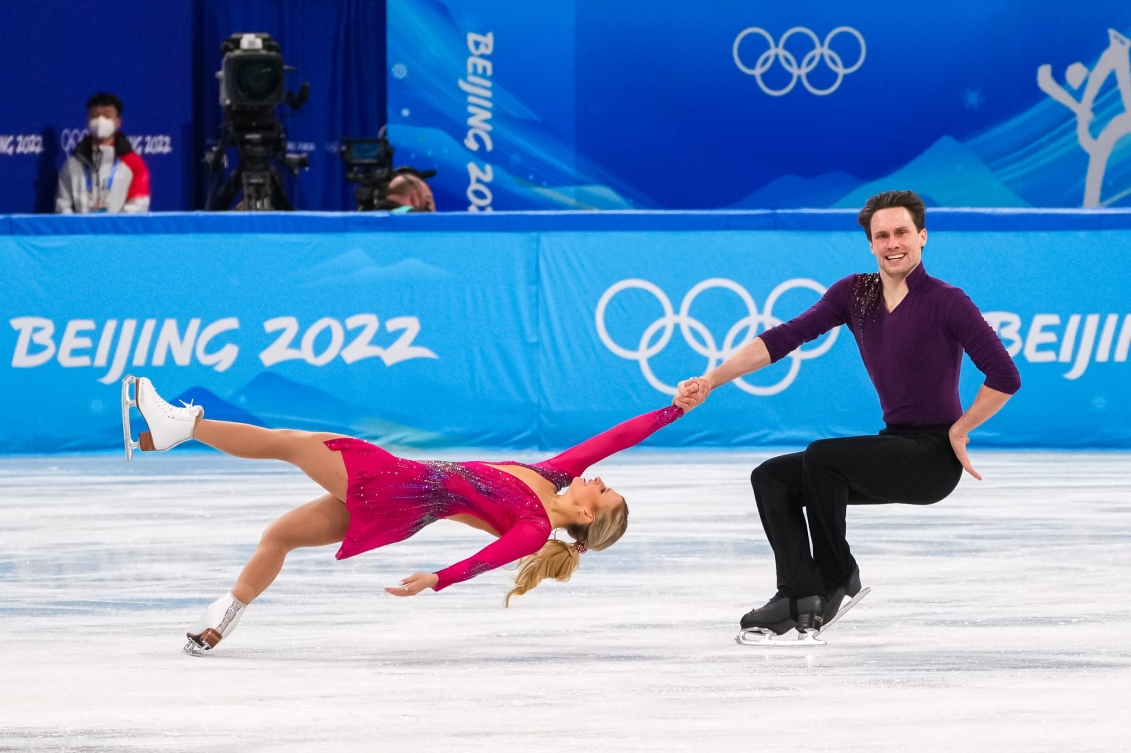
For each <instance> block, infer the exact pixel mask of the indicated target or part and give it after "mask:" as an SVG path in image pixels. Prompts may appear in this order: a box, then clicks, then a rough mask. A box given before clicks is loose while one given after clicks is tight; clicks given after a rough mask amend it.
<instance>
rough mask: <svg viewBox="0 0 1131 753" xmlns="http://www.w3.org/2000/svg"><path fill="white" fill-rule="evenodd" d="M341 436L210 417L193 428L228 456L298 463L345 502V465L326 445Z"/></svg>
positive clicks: (201, 439) (200, 439) (195, 435)
mask: <svg viewBox="0 0 1131 753" xmlns="http://www.w3.org/2000/svg"><path fill="white" fill-rule="evenodd" d="M341 436H342V435H341V434H330V433H327V432H312V431H294V430H291V429H264V428H263V427H261V426H252V425H251V424H237V423H233V422H231V421H212V420H210V419H207V418H202V419H200V420H198V421H197V422H196V428H195V430H194V431H193V438H194V439H196V440H197V441H198V442H203V443H204V444H206V445H208V446H209V447H214V448H215V449H217V450H220V451H221V452H226V453H227V454H229V455H235V456H236V457H238V458H258V459H263V460H282V461H285V462H287V463H290V464H291V465H295V466H298V468H300V469H301V470H302V472H303V473H305V474H306V475H307V476H310V478H311V479H313V480H314V482H315V483H316V484H318V485H319V486H321V487H322V488H323V489H325V490H326V491H328V492H330V494H332V495H334V496H335V497H337V498H338V499H339V500H342V501H344V500H345V498H346V487H347V486H348V478H347V476H346V464H345V462H344V461H343V460H342V454H341V453H340V452H334V451H333V450H331V449H330V448H328V447H327V446H326V445H324V444H323V442H325V441H326V440H327V439H335V438H338V437H341ZM299 509H302V508H299ZM343 513H344V510H343ZM338 540H339V541H340V540H341V539H338ZM304 546H309V545H304Z"/></svg>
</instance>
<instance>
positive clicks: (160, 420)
mask: <svg viewBox="0 0 1131 753" xmlns="http://www.w3.org/2000/svg"><path fill="white" fill-rule="evenodd" d="M131 384H132V385H133V387H134V390H133V395H134V396H133V399H131V398H130V385H131ZM181 405H182V406H183V407H181V408H178V407H176V406H173V405H169V404H168V403H167V402H165V401H164V400H163V399H161V396H160V395H158V394H157V390H156V389H154V387H153V383H152V382H150V381H149V380H148V379H146V378H145V377H134V376H130V375H127V376H126V377H125V378H124V379H123V380H122V432H123V433H124V434H125V439H126V460H132V459H133V453H134V450H144V451H147V452H148V451H156V452H164V451H165V450H168V449H171V448H173V447H176V446H177V445H179V444H180V443H181V442H187V441H188V440H190V439H192V434H193V430H194V429H195V428H196V422H197V419H200V418H204V408H203V407H201V406H199V405H190V404H188V403H185V402H183V401H182V402H181ZM130 408H137V409H138V412H139V413H141V417H142V418H144V419H145V423H146V426H147V427H148V428H149V431H143V432H142V433H141V434H140V435H139V436H138V439H137V441H136V442H135V441H134V439H133V437H132V436H131V434H130Z"/></svg>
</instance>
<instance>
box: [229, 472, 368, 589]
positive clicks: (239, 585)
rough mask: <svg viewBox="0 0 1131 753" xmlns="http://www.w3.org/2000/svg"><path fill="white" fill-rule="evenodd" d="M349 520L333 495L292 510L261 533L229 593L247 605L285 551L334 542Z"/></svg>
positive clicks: (268, 579) (279, 565)
mask: <svg viewBox="0 0 1131 753" xmlns="http://www.w3.org/2000/svg"><path fill="white" fill-rule="evenodd" d="M335 454H336V453H335ZM349 523H350V514H349V511H348V510H346V506H345V505H343V504H342V503H341V501H340V500H339V499H337V498H336V497H334V496H333V495H332V494H327V495H325V496H323V497H319V498H318V499H316V500H314V501H313V502H308V503H307V504H305V505H303V506H302V507H296V508H295V509H293V510H291V511H290V512H288V513H287V514H286V515H283V516H282V517H281V518H279V519H278V520H276V521H275V522H274V523H272V524H271V525H270V526H268V528H267V530H266V531H264V532H263V538H262V539H260V540H259V546H258V547H257V548H256V550H255V554H253V555H251V559H250V560H248V562H247V564H246V565H244V568H243V571H242V572H241V573H240V577H239V579H237V580H236V585H235V587H234V588H233V589H232V596H235V597H236V598H237V599H239V600H240V601H242V602H243V603H244V604H250V603H251V601H252V599H254V598H256V597H257V596H259V594H261V593H263V592H264V591H265V590H267V587H268V586H269V585H271V583H272V582H273V581H274V580H275V577H276V576H277V575H278V574H279V570H281V569H282V567H283V560H285V559H286V557H287V554H288V553H290V552H291V551H292V550H294V549H299V548H301V547H307V546H326V545H327V544H337V543H338V542H339V541H341V540H342V538H343V537H344V536H345V535H346V529H347V528H349Z"/></svg>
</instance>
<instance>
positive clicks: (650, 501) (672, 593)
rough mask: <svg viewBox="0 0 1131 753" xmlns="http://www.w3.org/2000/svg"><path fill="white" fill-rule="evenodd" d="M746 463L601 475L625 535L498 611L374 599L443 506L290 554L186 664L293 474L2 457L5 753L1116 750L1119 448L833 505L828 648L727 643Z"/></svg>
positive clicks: (438, 559) (999, 461)
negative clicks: (377, 539) (842, 591)
mask: <svg viewBox="0 0 1131 753" xmlns="http://www.w3.org/2000/svg"><path fill="white" fill-rule="evenodd" d="M764 457H765V455H758V456H754V455H733V454H725V455H724V454H694V453H692V454H670V455H669V454H663V455H660V454H629V455H628V456H626V457H625V458H622V459H620V462H618V463H606V464H604V466H603V467H601V468H600V469H598V472H599V473H600V474H601V475H602V477H603V478H606V479H607V480H608V481H609V482H610V483H611V484H612V485H613V486H614V487H615V488H617V489H618V491H621V492H623V493H624V494H625V495H626V497H627V498H628V499H629V501H630V504H631V505H632V525H631V526H630V528H629V532H628V534H627V535H626V536H625V538H624V539H623V540H622V541H621V542H620V543H618V544H617V546H615V547H613V548H611V549H609V550H607V551H606V552H597V553H587V554H586V555H585V557H584V559H583V562H582V567H581V569H580V570H579V571H578V572H577V573H576V574H575V576H574V578H573V579H572V580H571V582H569V583H565V584H558V583H547V584H544V585H543V586H540V587H539V588H538V589H537V590H536V591H534V592H533V593H531V594H528V595H526V596H522V597H518V598H516V599H514V600H513V601H512V608H511V609H509V610H503V609H502V608H501V601H502V597H503V594H504V592H505V590H506V587H507V579H508V578H507V574H506V573H503V572H495V573H488V574H485V575H483V576H481V577H479V578H476V579H475V580H474V581H472V582H470V583H466V584H460V585H458V586H456V587H453V588H452V589H449V590H447V591H445V592H444V593H441V594H432V593H425V594H423V595H421V596H418V597H415V598H413V599H394V598H391V597H387V596H385V595H384V593H383V592H382V591H381V587H382V586H383V585H384V584H386V583H390V582H395V581H396V580H399V579H400V578H402V577H404V576H405V575H408V574H410V573H412V572H415V571H417V570H423V569H435V568H439V567H442V566H445V565H447V564H450V563H451V562H453V561H455V560H457V559H460V558H462V557H464V556H467V555H469V554H471V553H472V552H474V551H475V550H476V549H478V548H479V547H480V546H482V545H483V544H484V543H485V542H486V541H487V538H486V536H485V534H480V533H478V532H475V531H471V530H470V529H463V528H462V527H460V526H457V525H455V524H446V523H441V524H437V525H436V526H433V527H432V528H430V529H428V530H426V531H425V532H423V533H422V534H421V535H420V536H418V537H417V538H416V539H413V540H411V541H408V542H405V543H403V544H400V545H397V546H394V547H390V548H388V549H385V550H382V551H379V552H372V553H370V554H367V555H362V556H360V557H357V558H354V559H352V560H347V561H345V562H337V561H335V560H334V559H333V551H334V547H326V548H324V549H318V550H311V551H306V552H300V553H297V555H294V556H292V558H291V559H289V560H288V563H287V566H286V568H285V569H284V571H283V574H282V576H281V577H280V579H279V581H278V582H277V583H276V585H275V586H274V587H273V588H272V589H271V590H270V591H268V592H267V594H265V596H264V597H263V598H262V599H260V600H258V601H256V602H255V603H254V604H252V605H251V606H250V607H249V608H248V610H247V614H246V615H245V616H244V618H243V621H242V622H241V624H240V627H239V630H238V631H237V632H236V633H234V634H233V635H232V636H231V638H230V639H225V640H224V641H223V642H222V643H221V644H220V645H219V646H218V647H217V649H216V650H215V651H212V652H209V655H208V656H206V657H204V658H202V659H194V658H191V657H187V656H184V655H183V654H181V653H180V650H181V647H182V645H183V644H184V634H185V630H186V628H187V627H188V626H189V625H190V624H191V623H192V622H193V620H195V619H196V618H197V617H198V616H199V615H200V613H201V612H202V611H203V610H204V608H205V607H206V606H207V605H208V604H209V603H211V602H212V601H214V600H215V599H216V598H217V597H218V596H221V595H222V594H223V593H224V591H225V590H226V589H227V588H229V587H230V585H231V581H232V579H233V578H234V576H235V574H236V573H237V572H238V570H239V567H240V566H241V565H242V563H243V561H244V560H246V558H247V557H248V556H249V555H250V554H251V552H252V550H253V548H254V545H255V543H256V541H257V540H258V537H259V535H260V533H261V532H262V530H263V529H264V528H265V527H266V525H267V524H268V523H269V522H270V521H271V520H272V519H274V517H276V516H277V515H279V514H280V513H281V512H283V511H285V510H287V509H289V508H291V507H293V506H294V505H296V504H299V503H302V502H305V501H308V500H309V499H312V498H314V497H316V496H318V495H319V491H318V490H317V489H316V488H315V487H314V486H313V484H309V483H308V482H306V481H305V480H304V479H302V478H301V477H300V476H298V475H297V474H294V473H292V472H290V471H288V470H286V469H285V468H284V467H282V466H280V465H275V464H258V463H249V462H241V461H229V460H226V459H224V458H220V457H217V456H215V455H211V454H198V453H191V452H183V451H181V450H178V451H174V452H172V453H168V454H165V455H157V454H153V453H146V454H145V455H144V456H141V457H138V458H135V462H133V463H130V464H129V465H127V464H126V463H125V462H124V460H123V459H122V457H121V454H120V453H118V454H115V455H114V456H112V457H111V456H109V455H107V456H101V457H77V458H62V457H59V458H50V459H3V460H0V627H2V628H3V630H4V633H5V640H4V641H3V643H0V668H2V672H0V673H2V675H3V677H4V679H5V680H6V681H5V682H3V683H0V750H33V751H35V750H146V751H150V750H167V751H190V750H193V751H195V750H209V749H221V748H222V749H238V750H240V751H307V750H314V751H319V750H324V751H331V750H333V751H342V750H373V749H375V746H377V747H379V748H380V749H385V750H473V751H479V750H482V751H511V750H514V751H528V750H530V749H531V747H532V745H531V741H538V745H539V747H542V748H545V749H548V750H567V749H568V750H576V749H577V748H578V747H585V748H588V749H593V750H618V751H622V750H623V751H635V750H641V751H643V750H649V751H654V750H703V749H708V748H709V749H711V750H724V751H725V750H736V751H737V750H749V747H750V744H751V743H750V741H751V740H752V739H756V740H758V744H759V747H761V748H764V749H767V750H780V749H787V748H792V747H794V746H795V745H796V733H795V730H796V729H797V728H798V727H799V726H804V727H805V729H806V730H807V735H808V738H807V739H808V740H809V741H811V742H812V743H813V744H814V745H816V746H821V747H826V748H829V749H835V750H854V751H856V750H858V751H895V750H900V751H906V750H908V749H915V750H984V749H989V748H991V747H994V748H999V749H1003V750H1018V749H1024V750H1026V752H1027V753H1029V752H1030V751H1044V750H1048V751H1052V750H1062V749H1065V748H1067V747H1069V746H1071V749H1073V750H1100V749H1101V748H1102V749H1105V750H1118V749H1120V746H1124V745H1125V741H1124V731H1123V726H1124V720H1125V716H1124V712H1123V709H1124V708H1125V707H1126V706H1127V704H1128V703H1131V649H1129V648H1128V642H1127V640H1126V638H1125V633H1126V627H1125V626H1126V625H1127V624H1128V621H1129V619H1131V605H1129V604H1128V600H1127V599H1126V598H1125V596H1126V594H1128V593H1131V458H1128V457H1127V456H1120V455H1080V454H1063V455H1057V454H1009V455H1005V454H1001V455H999V454H991V453H983V454H981V455H980V456H979V458H978V467H979V470H980V471H982V472H983V474H984V475H985V476H986V479H987V480H986V481H984V482H982V483H980V484H979V483H977V482H974V481H963V482H962V484H961V485H960V487H959V489H958V491H957V492H956V493H955V494H954V495H953V496H952V497H951V498H950V499H948V500H946V501H944V502H942V503H940V504H938V505H934V506H930V507H926V508H919V507H904V506H885V507H873V508H868V509H861V508H853V509H852V510H850V513H849V536H850V541H851V542H852V544H853V550H854V553H855V554H856V556H857V558H858V559H859V561H860V565H861V571H862V578H863V581H864V584H865V585H866V586H869V587H871V588H872V589H873V591H874V592H873V593H872V594H871V595H870V596H869V597H868V598H867V599H866V600H865V601H863V602H861V603H860V604H859V605H857V606H856V607H855V608H854V609H853V610H852V613H851V614H850V615H849V616H848V617H847V618H845V619H844V620H841V621H839V622H838V623H837V624H836V631H835V632H834V633H832V634H831V635H832V636H834V637H835V640H830V642H829V645H827V646H823V647H818V648H815V649H812V650H801V651H778V650H774V651H771V650H760V649H752V648H750V647H739V646H736V645H734V643H732V642H731V641H732V640H733V637H734V634H735V630H734V628H735V627H737V624H736V623H737V622H738V619H739V617H740V616H741V615H742V614H743V613H744V612H746V611H747V610H748V609H749V608H750V607H751V605H752V604H755V603H761V602H762V601H763V600H764V599H765V597H766V596H767V595H768V594H770V593H772V591H773V588H774V575H773V564H772V559H771V555H770V552H769V549H768V547H767V546H766V545H765V543H764V539H763V536H762V533H761V527H760V525H759V522H758V517H757V512H756V510H755V507H754V504H753V498H752V495H751V494H750V488H749V481H748V479H749V472H750V469H751V468H752V467H753V466H754V465H755V464H757V462H759V461H760V460H761V459H763V458H764ZM563 694H565V695H563ZM569 694H574V695H569ZM566 695H569V697H575V696H576V697H581V698H583V700H584V706H585V710H584V713H583V715H582V717H577V718H575V717H571V716H570V715H569V714H563V712H562V708H563V705H562V704H563V697H566ZM801 699H803V702H802V700H801ZM814 708H819V709H820V714H819V715H817V717H816V718H815V717H814V714H813V713H812V709H814ZM579 719H580V720H579ZM925 741H926V742H925Z"/></svg>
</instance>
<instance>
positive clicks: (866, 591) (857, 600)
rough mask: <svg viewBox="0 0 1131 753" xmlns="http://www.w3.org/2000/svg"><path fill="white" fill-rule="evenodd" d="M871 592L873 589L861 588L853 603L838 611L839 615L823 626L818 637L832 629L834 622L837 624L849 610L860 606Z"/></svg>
mask: <svg viewBox="0 0 1131 753" xmlns="http://www.w3.org/2000/svg"><path fill="white" fill-rule="evenodd" d="M871 591H872V589H871V588H861V589H860V593H858V594H856V595H855V596H853V597H852V601H850V602H848V603H847V604H845V605H844V606H843V607H841V608H840V609H839V610H837V613H836V614H835V615H833V618H832V619H831V620H829V621H828V622H827V623H825V624H824V625H822V626H821V629H820V631H818V632H817V635H820V634H821V633H823V632H825V631H826V630H828V629H829V628H830V627H832V626H833V623H834V622H836V621H837V620H839V619H840V618H841V617H843V616H844V613H845V612H847V611H848V610H849V609H852V608H853V607H854V606H856V605H857V604H859V603H860V600H861V599H863V598H864V597H865V596H867V595H868V594H869V593H871Z"/></svg>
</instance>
